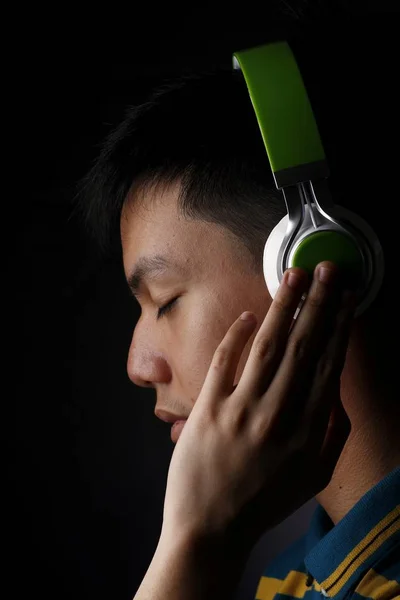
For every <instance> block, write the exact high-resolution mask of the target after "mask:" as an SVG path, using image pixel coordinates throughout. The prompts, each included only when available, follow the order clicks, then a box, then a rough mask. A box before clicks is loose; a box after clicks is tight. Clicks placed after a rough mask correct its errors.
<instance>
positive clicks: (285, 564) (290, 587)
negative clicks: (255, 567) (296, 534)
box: [256, 466, 400, 600]
mask: <svg viewBox="0 0 400 600" xmlns="http://www.w3.org/2000/svg"><path fill="white" fill-rule="evenodd" d="M324 597H327V598H334V599H335V600H347V599H354V600H363V599H365V598H373V599H374V600H378V599H380V600H389V599H392V598H397V599H399V600H400V466H399V467H396V468H395V469H394V470H393V471H392V472H391V473H389V474H388V475H387V476H386V477H385V478H384V479H382V480H381V481H380V482H379V483H377V484H376V485H375V486H374V487H373V488H371V489H370V490H369V491H368V492H366V494H364V496H363V497H362V498H361V499H360V500H359V501H358V502H357V504H356V505H355V506H354V507H353V508H352V509H351V510H350V511H349V512H348V513H347V514H346V515H345V517H343V519H341V520H340V521H339V522H338V523H337V524H336V525H334V524H333V523H332V521H331V520H330V518H329V517H328V515H327V513H326V512H325V511H324V509H323V508H322V506H320V505H319V506H318V507H317V509H316V510H315V512H314V514H313V516H312V518H311V522H310V527H309V529H308V531H307V532H306V533H305V534H304V535H303V536H302V537H300V538H299V539H298V540H297V541H296V542H295V543H294V544H292V545H291V546H289V548H288V549H286V550H285V551H284V552H282V553H281V554H280V555H279V556H278V557H277V558H276V559H274V560H273V561H272V562H271V563H270V564H269V565H268V567H267V569H266V570H265V572H264V574H263V576H262V577H261V579H260V582H259V585H258V588H257V593H256V599H257V600H291V599H294V598H296V599H297V598H305V599H306V600H313V599H317V598H318V599H319V600H321V598H322V599H323V598H324Z"/></svg>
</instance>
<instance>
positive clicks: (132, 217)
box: [120, 184, 238, 273]
mask: <svg viewBox="0 0 400 600" xmlns="http://www.w3.org/2000/svg"><path fill="white" fill-rule="evenodd" d="M179 189H180V188H179V185H178V184H174V185H170V186H168V187H163V188H161V187H158V186H157V187H156V188H154V189H150V190H143V191H138V190H135V191H134V192H131V195H130V196H128V198H127V201H126V203H125V205H124V207H123V210H122V213H121V222H120V226H121V242H122V250H123V260H124V268H125V272H126V273H128V272H131V270H132V268H133V267H134V265H135V264H136V263H137V261H139V260H141V259H142V258H143V257H147V256H154V255H163V256H165V257H168V258H169V259H171V260H172V261H175V262H179V263H180V264H182V265H183V266H184V267H185V268H188V267H193V268H201V267H203V266H206V265H208V266H209V265H210V264H211V265H213V267H214V268H218V266H224V263H225V266H226V263H227V262H228V261H229V260H230V259H232V257H233V256H235V254H236V252H237V247H238V241H237V239H236V238H235V239H233V235H232V234H231V233H230V232H229V231H228V230H227V229H226V228H224V227H222V226H221V225H218V224H215V223H208V222H204V221H200V220H196V219H187V218H185V217H184V216H182V215H181V214H180V212H179V207H178V197H179Z"/></svg>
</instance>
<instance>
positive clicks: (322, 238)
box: [290, 231, 364, 289]
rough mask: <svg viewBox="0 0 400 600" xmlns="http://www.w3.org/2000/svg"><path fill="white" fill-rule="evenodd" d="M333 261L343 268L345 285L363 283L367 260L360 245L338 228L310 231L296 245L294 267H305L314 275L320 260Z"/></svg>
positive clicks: (342, 274) (292, 261)
mask: <svg viewBox="0 0 400 600" xmlns="http://www.w3.org/2000/svg"><path fill="white" fill-rule="evenodd" d="M323 260H329V261H332V262H333V263H335V264H336V265H337V266H338V267H339V271H340V273H341V279H342V282H343V284H344V286H345V287H347V288H349V289H357V288H359V287H361V286H362V283H363V273H364V268H363V267H364V261H363V257H362V255H361V252H360V250H359V248H358V246H357V244H356V243H355V242H354V241H353V240H352V239H351V238H350V237H349V236H347V235H345V234H343V233H339V232H338V231H318V232H315V233H312V234H310V235H309V236H307V237H306V238H305V239H304V240H302V241H301V242H300V244H299V245H298V247H297V248H296V250H295V252H294V254H293V257H292V260H291V261H290V262H291V264H290V266H291V267H301V268H302V269H304V270H305V271H307V272H308V274H309V275H310V277H312V274H313V272H314V269H315V267H316V266H317V264H318V263H320V262H322V261H323Z"/></svg>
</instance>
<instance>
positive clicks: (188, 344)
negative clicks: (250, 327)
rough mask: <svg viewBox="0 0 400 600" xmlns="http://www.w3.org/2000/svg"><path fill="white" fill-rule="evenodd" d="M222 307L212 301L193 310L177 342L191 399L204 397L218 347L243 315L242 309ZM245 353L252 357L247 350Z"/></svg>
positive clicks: (178, 358)
mask: <svg viewBox="0 0 400 600" xmlns="http://www.w3.org/2000/svg"><path fill="white" fill-rule="evenodd" d="M221 306H223V304H221V303H220V302H218V301H217V302H215V301H214V302H213V301H212V299H210V300H208V301H207V302H202V303H201V304H200V305H197V306H196V307H193V308H192V309H191V310H190V311H188V313H187V316H186V318H185V322H184V326H182V328H180V329H179V334H178V336H177V338H176V341H175V344H176V349H177V353H176V354H175V359H176V360H177V363H176V366H177V369H178V370H179V373H180V379H181V381H182V382H183V384H184V386H185V387H186V389H187V390H188V392H189V393H190V395H191V397H195V398H196V397H197V396H198V394H199V393H200V390H201V388H202V386H203V383H204V380H205V378H206V375H207V373H208V369H209V367H210V363H211V361H212V358H213V356H214V353H215V351H216V349H217V347H218V345H219V344H220V343H221V341H222V340H223V338H224V336H225V335H226V333H227V331H228V329H229V327H230V326H231V325H232V324H233V323H234V321H235V320H236V319H237V318H238V317H239V315H240V314H241V312H242V311H241V309H240V308H238V307H233V306H231V307H225V309H221ZM245 351H247V354H248V352H249V350H247V347H246V349H245Z"/></svg>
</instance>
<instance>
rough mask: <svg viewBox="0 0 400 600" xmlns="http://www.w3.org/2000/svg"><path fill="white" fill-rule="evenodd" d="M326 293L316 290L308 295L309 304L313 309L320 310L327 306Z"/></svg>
mask: <svg viewBox="0 0 400 600" xmlns="http://www.w3.org/2000/svg"><path fill="white" fill-rule="evenodd" d="M325 298H326V293H325V291H324V290H321V289H319V288H316V289H314V290H313V291H311V292H310V294H309V295H308V304H309V306H311V307H312V308H320V307H321V306H323V305H324V304H325Z"/></svg>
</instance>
